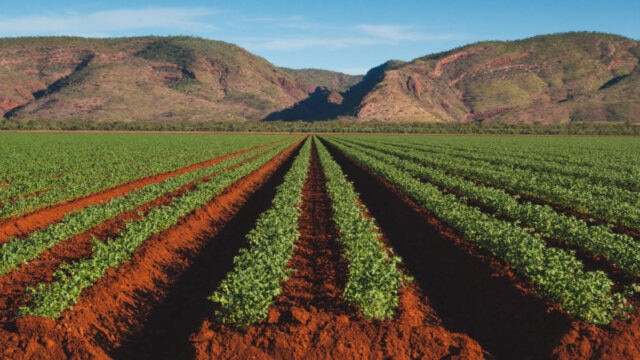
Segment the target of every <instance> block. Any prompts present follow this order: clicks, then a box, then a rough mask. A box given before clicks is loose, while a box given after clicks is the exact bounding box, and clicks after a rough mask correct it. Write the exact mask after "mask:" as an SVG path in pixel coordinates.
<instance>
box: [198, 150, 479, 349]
mask: <svg viewBox="0 0 640 360" xmlns="http://www.w3.org/2000/svg"><path fill="white" fill-rule="evenodd" d="M324 184H325V178H324V175H323V173H322V168H321V166H320V163H319V160H318V158H317V152H316V151H315V149H314V150H313V152H312V159H311V168H310V172H309V175H308V177H307V180H306V182H305V185H304V190H303V203H302V214H301V218H300V220H299V224H300V225H299V230H300V233H301V236H300V239H299V240H298V241H297V243H296V245H297V247H296V250H295V254H294V256H293V258H292V260H291V261H290V263H289V267H290V268H293V269H295V270H296V272H295V273H294V274H293V275H292V277H291V279H290V280H288V281H287V282H285V283H284V284H283V291H282V293H281V295H279V296H278V297H277V298H276V299H275V305H274V306H273V307H272V308H271V310H270V313H269V317H268V320H267V321H265V322H263V323H260V324H258V325H255V326H251V327H248V328H245V329H238V328H236V327H234V326H229V325H223V324H220V323H219V322H218V321H216V320H213V319H210V320H206V321H204V322H203V323H202V326H201V328H200V331H199V332H198V333H197V334H195V335H194V336H192V337H191V341H192V343H193V345H194V347H195V349H196V358H199V359H206V358H219V359H225V358H259V359H263V358H264V359H271V358H275V359H302V358H306V359H383V358H391V357H393V358H398V359H411V358H438V359H439V358H443V357H448V358H451V359H455V358H459V359H480V358H482V350H481V348H480V347H479V346H478V344H477V343H475V342H474V341H473V340H471V339H470V338H468V337H467V336H464V335H460V334H453V333H450V332H448V331H446V330H445V329H443V328H442V327H441V326H440V324H439V320H438V319H437V316H436V315H435V314H434V312H433V310H432V309H430V308H429V307H428V305H427V304H426V303H425V302H424V301H423V299H421V297H420V295H419V290H418V288H417V286H411V287H409V288H408V289H403V290H402V295H401V305H400V308H399V310H398V313H397V317H396V319H394V320H387V321H367V320H365V319H363V318H362V315H361V314H359V312H358V311H357V309H356V308H354V307H353V306H350V305H348V304H346V303H345V302H344V299H343V298H342V296H341V291H342V289H343V288H344V284H345V282H346V274H347V265H346V262H345V260H344V259H342V257H341V248H340V246H339V244H338V243H337V242H336V241H335V240H336V238H337V236H338V234H337V231H336V230H335V227H334V224H333V222H332V221H331V216H332V211H331V201H330V199H329V197H328V194H327V192H326V189H325V185H324Z"/></svg>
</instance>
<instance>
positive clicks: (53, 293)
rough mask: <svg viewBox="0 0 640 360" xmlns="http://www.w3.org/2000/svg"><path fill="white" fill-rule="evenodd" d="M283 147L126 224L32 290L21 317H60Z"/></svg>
mask: <svg viewBox="0 0 640 360" xmlns="http://www.w3.org/2000/svg"><path fill="white" fill-rule="evenodd" d="M283 147H284V146H280V147H279V148H277V149H275V150H272V151H269V152H268V153H265V154H263V155H261V156H259V157H256V158H254V159H253V160H251V161H248V162H246V163H244V164H242V165H241V166H239V167H236V168H234V169H233V170H229V171H225V172H222V173H220V174H219V175H217V176H215V177H213V178H212V179H211V180H209V181H207V182H202V183H199V184H197V186H196V189H195V190H194V191H192V192H189V193H187V194H184V195H183V196H181V197H178V198H175V199H174V200H173V201H172V203H171V204H169V205H165V206H159V207H156V208H154V209H152V210H151V211H150V212H149V213H148V214H147V216H146V217H144V218H142V219H141V220H135V221H132V222H129V223H127V224H126V226H125V229H124V230H123V231H122V232H120V234H119V236H118V237H116V238H115V239H112V240H110V241H108V242H102V241H98V240H96V241H95V245H94V251H93V254H92V255H91V257H90V258H87V259H82V260H79V261H76V262H72V263H66V264H63V265H61V266H60V267H59V268H58V270H56V271H55V273H54V274H53V281H52V282H51V283H49V284H40V285H39V286H38V287H37V288H29V289H28V290H27V297H28V299H29V302H28V304H27V306H24V307H21V308H20V315H21V316H25V315H40V316H45V317H50V318H56V317H58V316H59V315H60V314H61V313H62V311H64V310H66V309H68V308H70V307H72V306H73V304H75V303H77V300H78V297H79V296H80V293H81V292H82V290H83V289H85V288H87V287H89V286H92V285H93V284H94V283H95V282H96V281H97V280H98V279H100V278H101V277H103V276H104V274H105V272H106V271H107V270H108V269H110V268H117V267H119V266H120V265H122V264H123V263H124V262H125V261H127V260H128V259H130V258H131V257H132V256H133V254H134V252H135V251H136V250H137V249H138V247H139V246H140V245H142V244H143V243H144V242H145V241H146V239H148V238H149V237H150V236H151V235H153V234H157V233H160V232H162V231H164V230H166V229H168V228H169V227H171V226H173V225H175V224H176V223H177V222H178V221H179V220H180V218H182V217H183V216H185V215H187V214H189V213H190V212H192V211H194V210H196V209H198V208H200V207H202V206H204V205H205V204H206V203H208V202H209V201H210V200H211V199H212V198H213V197H215V196H216V195H218V194H220V193H221V192H222V191H223V190H224V189H226V188H227V187H229V186H230V185H232V184H233V183H235V182H236V181H238V180H239V179H241V178H242V177H244V176H246V175H247V174H249V173H251V172H252V171H254V170H256V169H258V168H259V167H261V166H262V165H263V164H264V163H266V162H267V161H268V160H269V159H271V158H272V157H273V156H275V155H276V154H277V153H279V152H280V151H282V148H283Z"/></svg>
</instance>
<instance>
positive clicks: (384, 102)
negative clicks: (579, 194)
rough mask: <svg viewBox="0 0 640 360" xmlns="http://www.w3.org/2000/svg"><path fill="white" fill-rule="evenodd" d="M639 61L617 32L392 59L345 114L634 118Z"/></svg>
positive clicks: (638, 107) (636, 49) (638, 108)
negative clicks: (405, 61) (404, 60)
mask: <svg viewBox="0 0 640 360" xmlns="http://www.w3.org/2000/svg"><path fill="white" fill-rule="evenodd" d="M639 64H640V46H639V43H638V42H637V41H634V40H630V39H627V38H624V37H620V36H615V35H607V34H598V33H567V34H555V35H546V36H538V37H534V38H529V39H525V40H520V41H512V42H482V43H477V44H472V45H468V46H464V47H461V48H459V49H455V50H451V51H448V52H444V53H439V54H433V55H429V56H425V57H422V58H418V59H415V60H413V61H411V62H408V63H395V64H394V65H393V66H389V67H387V68H386V69H385V70H384V72H383V74H381V75H380V74H378V75H377V79H378V82H377V83H375V85H373V86H371V85H369V87H370V88H371V90H370V91H369V92H367V93H366V95H365V96H364V97H362V98H361V99H360V100H359V101H356V102H355V104H354V105H352V106H351V107H350V108H345V109H343V111H344V113H351V114H353V115H355V116H357V118H358V119H359V120H371V119H378V120H384V121H433V122H439V121H445V122H452V121H474V120H475V121H488V122H498V121H502V122H509V123H533V122H540V123H566V122H570V121H633V122H637V121H640V74H639V73H640V65H639ZM365 78H367V77H365Z"/></svg>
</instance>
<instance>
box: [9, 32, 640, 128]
mask: <svg viewBox="0 0 640 360" xmlns="http://www.w3.org/2000/svg"><path fill="white" fill-rule="evenodd" d="M639 45H640V43H639V42H638V41H635V40H632V39H628V38H625V37H621V36H616V35H610V34H601V33H586V32H580V33H565V34H553V35H542V36H536V37H533V38H528V39H523V40H518V41H490V42H480V43H475V44H470V45H467V46H463V47H460V48H457V49H453V50H450V51H446V52H442V53H437V54H431V55H426V56H423V57H420V58H417V59H415V60H413V61H410V62H403V61H388V62H386V63H384V64H382V65H380V66H378V67H375V68H373V69H371V70H370V71H369V72H368V73H367V74H366V75H365V76H364V77H362V76H349V75H345V74H341V73H336V72H330V71H324V70H317V69H305V70H293V69H286V68H279V67H276V66H274V65H273V64H271V63H269V62H268V61H266V60H265V59H263V58H261V57H258V56H255V55H253V54H251V53H249V52H248V51H246V50H244V49H242V48H240V47H237V46H235V45H232V44H228V43H224V42H219V41H212V40H205V39H199V38H192V37H140V38H115V39H85V38H68V37H53V38H51V37H47V38H15V39H0V114H4V118H5V119H13V120H28V119H53V120H56V119H57V120H61V119H75V120H80V121H84V120H86V121H92V122H94V123H95V122H107V121H121V122H122V121H124V122H126V121H143V122H144V121H150V120H156V121H164V122H172V121H183V120H187V121H191V122H203V121H211V120H214V121H224V120H247V119H249V120H287V121H291V120H305V121H318V120H331V119H335V118H347V119H352V120H355V121H360V122H365V121H371V120H377V121H378V122H400V123H401V122H426V123H443V122H447V123H466V122H482V123H486V124H493V123H509V124H538V123H539V124H566V123H572V122H579V123H582V122H589V121H591V122H629V123H636V122H640V46H639Z"/></svg>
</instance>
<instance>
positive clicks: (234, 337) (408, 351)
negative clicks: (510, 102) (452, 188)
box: [0, 144, 640, 359]
mask: <svg viewBox="0 0 640 360" xmlns="http://www.w3.org/2000/svg"><path fill="white" fill-rule="evenodd" d="M297 148H299V144H297V145H294V146H292V147H290V148H289V149H287V150H285V151H284V152H283V153H282V154H281V155H279V156H278V157H277V158H276V159H274V160H272V161H270V162H269V163H268V164H266V165H265V166H263V167H262V168H261V169H259V170H257V171H255V172H253V173H252V174H250V175H248V176H246V177H245V178H243V179H241V180H240V181H238V182H237V183H236V184H234V185H232V186H231V187H230V188H229V189H227V190H226V191H225V192H224V193H223V194H221V195H220V196H218V197H216V198H215V199H214V200H213V201H211V202H210V203H209V204H208V205H206V206H205V207H203V208H201V209H199V210H197V211H195V212H193V213H192V214H189V215H187V216H185V217H184V218H183V219H182V220H181V221H180V223H179V224H177V225H176V226H174V227H172V228H171V229H169V230H167V231H165V232H163V233H161V234H158V235H156V236H153V237H152V238H150V239H149V240H148V241H147V242H145V244H143V245H142V247H141V248H140V249H139V250H138V251H137V252H136V254H135V255H134V258H133V259H132V260H131V261H128V262H126V263H125V264H124V265H123V266H122V267H120V268H119V269H115V270H110V271H108V273H107V275H106V276H105V277H104V278H102V279H101V280H99V281H98V283H97V284H96V285H95V286H93V287H91V288H89V289H87V290H85V291H84V292H83V295H82V297H81V298H80V300H79V303H78V304H77V305H76V306H75V308H74V310H71V311H66V312H64V313H63V315H62V316H61V317H60V318H59V319H56V320H50V319H44V318H40V317H25V318H21V319H18V320H17V321H12V320H7V321H5V322H2V323H0V357H2V358H10V359H23V358H42V359H44V358H46V359H65V358H97V359H106V358H136V359H137V358H153V359H158V358H160V359H178V358H248V357H255V358H441V359H455V358H458V359H479V358H483V357H485V358H493V357H494V356H495V358H499V359H503V358H504V359H534V358H535V359H537V358H543V359H546V358H557V359H591V358H603V359H620V358H640V348H639V346H638V342H639V341H638V339H640V317H637V316H636V317H634V318H633V319H632V320H630V321H627V322H614V323H613V324H612V325H610V326H608V327H605V328H598V327H594V326H590V325H587V324H585V323H583V322H579V321H575V320H572V319H571V318H569V317H568V316H566V314H564V313H563V312H562V311H560V310H559V309H557V308H556V307H554V305H553V304H551V303H549V302H548V301H545V300H544V299H542V298H541V297H539V296H537V295H535V293H534V292H533V290H532V286H531V284H528V283H527V282H525V281H523V280H522V279H520V278H518V277H517V276H516V275H514V273H513V272H512V271H511V270H510V268H509V267H508V266H507V265H505V264H503V263H501V262H499V261H497V260H495V259H494V258H493V257H492V256H490V255H489V254H487V253H486V252H484V251H482V250H481V249H479V248H478V247H477V246H476V245H474V244H470V243H468V242H467V241H465V240H464V238H463V237H462V236H461V235H460V234H457V233H456V232H455V231H453V230H452V229H451V228H449V227H447V226H445V225H444V224H442V223H441V222H439V221H438V220H437V219H435V218H434V217H433V215H432V214H429V213H428V212H426V211H425V210H423V209H421V208H420V207H419V206H417V205H416V204H415V202H413V201H412V200H411V199H409V198H408V197H407V196H406V195H404V194H402V193H401V192H399V191H398V190H397V189H395V188H394V187H393V186H392V185H390V184H388V183H387V182H386V181H384V180H381V179H379V178H377V177H376V176H375V175H372V174H371V173H369V172H368V171H366V170H364V169H362V168H360V167H359V166H357V165H355V164H354V163H353V162H352V161H351V160H350V159H349V158H347V157H346V156H344V155H343V154H341V153H339V152H338V151H336V150H335V149H333V148H332V149H330V150H331V152H332V153H333V154H334V156H335V158H336V160H338V162H339V163H340V164H341V166H342V167H343V169H344V170H345V172H346V173H347V174H348V176H349V177H350V179H351V180H352V181H354V185H355V186H356V189H357V190H358V191H359V192H360V194H361V199H362V202H363V203H364V204H365V205H366V206H367V207H368V208H369V210H370V213H371V215H372V216H374V217H375V218H376V219H377V222H378V224H379V226H380V228H381V231H382V232H383V233H384V234H385V236H386V238H387V239H388V243H389V244H390V245H391V246H393V248H394V249H395V250H396V251H397V253H398V254H399V255H400V256H402V258H403V260H404V264H405V270H408V271H409V272H410V273H411V274H412V275H413V276H414V277H415V282H414V283H413V284H412V285H410V286H409V287H407V288H406V289H403V290H402V291H401V298H400V301H401V304H400V307H399V309H398V310H397V313H396V318H395V319H394V320H387V321H366V320H364V319H363V318H362V316H361V314H360V313H359V312H358V311H357V310H356V309H355V308H353V307H352V306H350V305H349V304H346V303H345V302H344V299H343V298H342V297H341V295H340V290H341V289H342V288H343V286H344V283H345V281H346V279H345V274H346V273H347V272H346V264H345V261H344V260H343V259H342V257H341V252H340V248H339V247H338V245H337V244H336V243H335V241H334V239H335V237H336V236H337V234H336V230H335V228H334V225H333V223H332V222H331V220H330V219H331V208H330V202H329V199H328V197H327V194H326V190H325V188H324V177H323V175H322V173H321V171H320V167H319V165H318V162H317V158H316V156H317V155H316V153H315V152H314V153H313V160H312V164H311V165H312V166H311V171H310V174H309V176H308V179H307V182H306V183H305V189H304V203H303V210H302V217H301V219H300V231H301V234H302V236H301V239H300V240H299V242H298V247H297V249H296V251H295V255H294V258H293V259H292V260H291V263H290V265H291V266H292V267H293V268H295V269H297V270H298V271H297V272H295V273H294V274H293V276H292V278H291V279H290V280H289V281H288V282H286V283H284V288H283V292H282V293H281V294H280V295H279V296H278V297H277V298H276V304H275V305H274V307H273V308H272V309H271V312H270V315H269V318H268V320H267V321H265V322H263V323H261V324H259V325H256V326H252V327H248V328H245V329H237V328H235V327H233V326H228V325H223V324H220V323H219V322H218V321H217V320H215V319H213V317H212V314H213V310H214V306H213V304H212V303H211V302H210V301H208V300H207V299H206V297H207V296H208V295H209V294H210V293H211V292H212V291H213V290H214V289H215V287H216V286H217V284H218V283H219V282H220V280H221V279H222V278H223V277H224V276H225V274H226V273H227V272H228V271H229V270H231V268H232V266H233V264H232V259H233V256H234V255H236V254H237V252H238V249H239V248H241V247H242V246H245V243H244V236H245V235H246V233H247V232H248V231H249V230H250V229H251V228H252V227H253V224H254V223H255V220H256V219H257V217H258V215H259V214H260V213H261V212H262V211H264V210H265V209H267V208H268V207H269V206H270V202H271V199H272V198H273V195H274V193H275V187H276V186H277V185H278V184H279V183H281V180H282V177H283V176H284V174H285V173H286V171H287V169H288V168H289V167H290V165H291V162H292V159H293V156H292V155H293V154H294V153H295V151H296V149H297ZM106 226H107V225H105V228H104V229H103V230H104V231H105V232H107V233H108V232H109V231H111V230H110V229H109V228H107V227H106ZM114 226H116V227H117V226H118V225H117V224H114ZM93 231H98V229H93ZM70 243H71V242H70ZM83 246H86V244H85V245H83ZM81 247H82V246H79V247H78V248H75V247H73V246H71V245H69V248H68V253H62V252H61V255H59V256H60V259H62V258H63V257H64V256H67V257H73V256H74V254H73V253H74V251H77V252H79V253H80V252H82V251H87V249H84V250H83V249H81ZM54 249H55V248H54ZM52 251H53V250H52ZM47 256H49V255H47ZM55 256H58V255H54V254H51V257H52V258H53V257H55ZM38 261H42V262H41V263H40V264H41V265H40V266H41V267H43V268H52V267H51V266H50V265H48V264H47V263H46V262H47V261H48V260H46V256H45V258H43V259H41V260H38ZM50 261H51V262H52V263H53V262H55V261H62V260H50ZM23 270H24V268H23V269H21V270H19V271H18V272H21V271H23ZM47 271H50V270H47ZM45 272H46V271H45ZM38 276H42V277H44V278H46V276H50V275H46V274H40V275H36V277H38ZM0 280H1V281H5V280H4V279H0ZM38 281H40V280H39V279H38ZM0 284H4V283H0ZM0 292H4V288H2V289H0ZM11 306H14V305H11ZM14 309H15V307H14Z"/></svg>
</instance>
